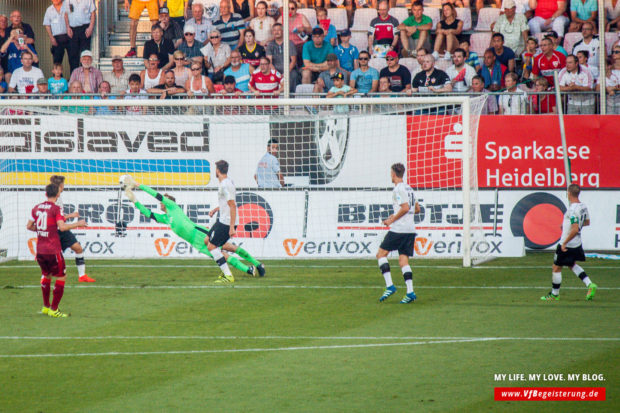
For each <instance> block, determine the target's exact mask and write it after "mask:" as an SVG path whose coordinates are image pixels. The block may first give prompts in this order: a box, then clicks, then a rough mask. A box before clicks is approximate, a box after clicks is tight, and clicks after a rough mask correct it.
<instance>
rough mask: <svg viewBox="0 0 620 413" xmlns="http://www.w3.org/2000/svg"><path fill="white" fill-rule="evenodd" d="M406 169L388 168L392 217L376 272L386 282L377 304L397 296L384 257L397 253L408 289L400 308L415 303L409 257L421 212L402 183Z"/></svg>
mask: <svg viewBox="0 0 620 413" xmlns="http://www.w3.org/2000/svg"><path fill="white" fill-rule="evenodd" d="M404 175H405V166H404V165H403V164H402V163H395V164H394V165H392V168H391V177H392V183H393V184H394V189H393V190H392V202H393V204H394V213H393V214H391V215H390V216H389V217H388V218H387V219H386V220H384V221H383V224H384V225H386V226H389V227H390V230H389V231H388V233H387V234H386V235H385V238H384V239H383V242H381V245H380V246H379V251H377V260H378V262H379V270H380V271H381V273H382V274H383V278H384V279H385V287H386V288H385V291H384V292H383V295H382V296H381V298H379V301H381V302H383V301H385V300H386V299H387V298H388V297H390V296H391V295H392V294H394V293H395V292H396V287H395V286H394V283H393V282H392V274H391V273H390V264H389V263H388V259H387V256H388V254H389V253H390V251H398V264H399V265H400V268H401V271H402V273H403V278H404V279H405V285H406V286H407V294H405V296H404V297H403V299H402V300H401V301H400V303H401V304H409V303H412V302H414V301H415V299H416V298H417V296H416V295H415V292H414V291H413V274H412V272H411V267H410V266H409V257H412V256H413V244H414V242H415V224H414V220H413V217H414V214H417V213H419V212H420V206H419V205H418V203H417V201H416V199H415V195H414V193H413V189H411V187H410V186H409V185H407V184H405V182H404V181H403V178H404Z"/></svg>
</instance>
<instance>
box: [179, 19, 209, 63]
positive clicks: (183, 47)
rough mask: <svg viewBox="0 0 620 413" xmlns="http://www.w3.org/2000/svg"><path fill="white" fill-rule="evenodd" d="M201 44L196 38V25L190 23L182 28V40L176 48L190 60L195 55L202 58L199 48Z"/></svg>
mask: <svg viewBox="0 0 620 413" xmlns="http://www.w3.org/2000/svg"><path fill="white" fill-rule="evenodd" d="M202 47H203V45H202V43H201V42H199V41H198V40H197V39H196V27H194V26H193V25H191V24H186V25H185V27H184V28H183V41H182V42H181V44H180V45H179V47H178V48H177V50H180V51H182V52H183V53H185V57H186V58H187V59H189V60H192V59H193V58H195V57H198V58H200V60H202V58H203V55H202V52H201V51H200V49H202Z"/></svg>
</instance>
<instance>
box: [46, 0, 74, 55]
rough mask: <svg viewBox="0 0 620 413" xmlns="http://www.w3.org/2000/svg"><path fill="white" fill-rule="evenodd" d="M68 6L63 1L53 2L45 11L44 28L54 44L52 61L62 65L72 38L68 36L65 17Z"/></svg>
mask: <svg viewBox="0 0 620 413" xmlns="http://www.w3.org/2000/svg"><path fill="white" fill-rule="evenodd" d="M66 13H67V6H66V3H64V2H63V0H52V5H51V6H49V7H48V8H47V10H46V11H45V16H43V26H44V27H45V31H46V32H47V36H48V37H49V38H50V43H51V44H52V50H51V51H52V59H53V61H54V63H61V64H62V60H63V58H64V57H65V50H66V51H67V53H69V50H70V45H69V43H70V38H69V36H68V35H67V24H66V22H65V15H66Z"/></svg>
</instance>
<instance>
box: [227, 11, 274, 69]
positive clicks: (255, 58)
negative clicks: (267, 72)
mask: <svg viewBox="0 0 620 413" xmlns="http://www.w3.org/2000/svg"><path fill="white" fill-rule="evenodd" d="M233 1H234V0H233ZM254 36H255V35H254V30H252V29H246V30H245V32H244V33H243V38H244V41H243V44H242V45H241V46H240V47H239V53H241V59H242V60H243V63H247V64H249V65H250V71H252V72H254V70H255V69H256V68H257V67H258V64H259V63H260V58H261V57H263V56H266V53H265V48H264V47H263V46H261V45H260V44H258V43H256V39H255V37H254Z"/></svg>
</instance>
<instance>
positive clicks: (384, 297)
mask: <svg viewBox="0 0 620 413" xmlns="http://www.w3.org/2000/svg"><path fill="white" fill-rule="evenodd" d="M395 292H396V287H394V286H393V285H390V286H389V287H386V288H385V291H384V292H383V295H382V296H381V297H380V298H379V302H383V301H385V300H387V299H388V297H389V296H390V295H392V294H394V293H395Z"/></svg>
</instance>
